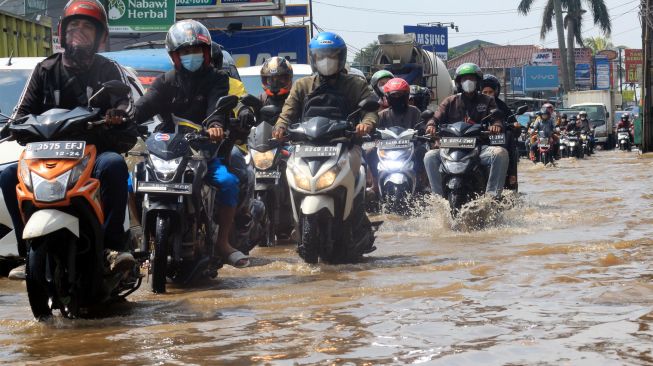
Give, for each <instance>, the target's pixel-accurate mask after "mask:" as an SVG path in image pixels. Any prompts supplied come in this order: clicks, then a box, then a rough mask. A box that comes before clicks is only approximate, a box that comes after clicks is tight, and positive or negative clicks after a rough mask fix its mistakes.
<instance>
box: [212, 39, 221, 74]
mask: <svg viewBox="0 0 653 366" xmlns="http://www.w3.org/2000/svg"><path fill="white" fill-rule="evenodd" d="M222 59H223V57H222V46H220V45H219V44H217V43H216V42H211V63H212V64H213V67H215V68H216V69H218V70H221V69H222Z"/></svg>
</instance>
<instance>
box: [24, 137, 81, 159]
mask: <svg viewBox="0 0 653 366" xmlns="http://www.w3.org/2000/svg"><path fill="white" fill-rule="evenodd" d="M85 147H86V142H84V141H43V142H32V143H29V144H27V145H26V146H25V159H75V160H77V159H81V158H82V157H83V156H84V148H85Z"/></svg>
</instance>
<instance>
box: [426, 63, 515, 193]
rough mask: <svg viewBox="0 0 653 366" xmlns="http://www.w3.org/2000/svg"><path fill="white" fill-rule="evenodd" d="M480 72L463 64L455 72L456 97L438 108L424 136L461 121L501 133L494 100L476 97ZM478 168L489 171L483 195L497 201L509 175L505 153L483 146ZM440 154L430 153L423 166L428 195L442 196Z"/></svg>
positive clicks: (481, 74)
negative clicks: (427, 184)
mask: <svg viewBox="0 0 653 366" xmlns="http://www.w3.org/2000/svg"><path fill="white" fill-rule="evenodd" d="M482 80H483V71H481V68H480V67H478V66H477V65H475V64H473V63H464V64H462V65H460V66H458V68H457V69H456V73H455V77H454V81H455V83H456V87H457V89H458V94H455V95H451V96H449V97H447V98H446V99H445V100H444V101H443V102H442V103H441V104H440V106H439V107H438V110H437V111H436V112H435V116H434V117H433V119H432V120H431V121H429V122H428V124H427V128H426V133H427V134H432V135H435V133H436V125H437V124H449V123H454V122H460V121H464V122H467V123H471V124H475V123H483V122H485V121H488V120H489V121H488V122H489V123H490V126H489V127H488V130H489V132H490V133H492V134H498V133H501V132H503V130H504V128H503V122H502V118H503V116H502V115H501V114H502V113H500V112H498V113H492V111H494V110H496V109H497V105H496V102H495V100H494V98H492V97H488V96H487V95H483V94H481V93H479V91H480V87H481V82H482ZM480 158H481V164H483V165H484V166H489V167H490V176H489V179H488V182H487V187H486V193H488V194H490V195H493V196H495V197H498V196H500V195H501V191H502V189H503V186H504V183H505V179H506V173H507V171H508V165H509V160H510V159H509V156H508V151H507V150H506V149H505V148H503V147H501V146H483V147H482V148H481V155H480ZM440 164H441V161H440V152H439V150H431V151H429V152H427V153H426V156H425V157H424V166H425V167H426V173H427V174H428V177H429V182H430V183H431V192H432V193H434V194H438V195H442V194H443V191H442V176H441V175H440Z"/></svg>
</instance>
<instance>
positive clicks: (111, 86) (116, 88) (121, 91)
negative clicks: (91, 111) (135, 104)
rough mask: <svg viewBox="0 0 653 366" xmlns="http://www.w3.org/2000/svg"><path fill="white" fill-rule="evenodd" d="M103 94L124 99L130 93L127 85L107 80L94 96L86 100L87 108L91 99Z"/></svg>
mask: <svg viewBox="0 0 653 366" xmlns="http://www.w3.org/2000/svg"><path fill="white" fill-rule="evenodd" d="M104 92H108V93H110V94H112V95H114V96H116V97H126V96H128V95H129V92H131V88H130V87H129V85H127V84H125V83H123V82H122V81H118V80H109V81H107V82H105V83H103V84H102V87H101V88H100V90H98V91H97V92H96V93H95V94H93V95H91V97H90V98H88V107H89V108H91V102H92V101H93V99H95V98H96V97H97V96H98V95H101V94H102V93H104Z"/></svg>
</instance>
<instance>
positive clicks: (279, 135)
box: [272, 125, 286, 140]
mask: <svg viewBox="0 0 653 366" xmlns="http://www.w3.org/2000/svg"><path fill="white" fill-rule="evenodd" d="M285 135H286V127H285V126H281V125H279V126H275V127H274V130H273V131H272V138H275V139H277V140H282V139H283V138H284V137H285Z"/></svg>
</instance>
